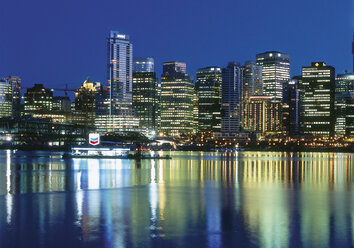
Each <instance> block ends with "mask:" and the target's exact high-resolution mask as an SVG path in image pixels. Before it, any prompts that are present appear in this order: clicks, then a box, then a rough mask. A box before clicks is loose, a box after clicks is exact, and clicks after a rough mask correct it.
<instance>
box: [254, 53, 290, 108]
mask: <svg viewBox="0 0 354 248" xmlns="http://www.w3.org/2000/svg"><path fill="white" fill-rule="evenodd" d="M256 57H257V65H259V66H262V80H263V94H264V95H266V96H272V97H273V101H277V102H281V101H282V98H283V84H284V83H286V82H288V80H289V79H290V58H289V55H287V54H284V53H280V52H276V51H270V52H265V53H260V54H257V56H256Z"/></svg>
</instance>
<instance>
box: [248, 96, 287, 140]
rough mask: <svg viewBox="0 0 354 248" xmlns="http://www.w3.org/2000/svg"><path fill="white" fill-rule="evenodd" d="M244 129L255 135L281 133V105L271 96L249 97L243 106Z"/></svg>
mask: <svg viewBox="0 0 354 248" xmlns="http://www.w3.org/2000/svg"><path fill="white" fill-rule="evenodd" d="M244 108H245V109H244V113H245V115H244V129H245V130H246V131H250V132H255V133H257V134H275V133H280V132H281V125H280V115H281V103H279V102H275V101H273V99H272V97H271V96H251V97H250V98H249V99H248V100H247V101H246V103H245V105H244Z"/></svg>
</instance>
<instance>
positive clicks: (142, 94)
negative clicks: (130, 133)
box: [133, 68, 159, 130]
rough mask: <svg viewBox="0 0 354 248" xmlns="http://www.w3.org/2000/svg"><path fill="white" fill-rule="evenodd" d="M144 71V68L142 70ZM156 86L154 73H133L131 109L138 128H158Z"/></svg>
mask: <svg viewBox="0 0 354 248" xmlns="http://www.w3.org/2000/svg"><path fill="white" fill-rule="evenodd" d="M142 69H143V70H145V69H144V68H142ZM158 104H159V95H158V84H157V78H156V73H155V72H146V71H134V72H133V109H134V113H135V116H136V117H137V118H138V119H139V127H140V128H148V129H154V130H156V129H157V127H158Z"/></svg>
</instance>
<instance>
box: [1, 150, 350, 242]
mask: <svg viewBox="0 0 354 248" xmlns="http://www.w3.org/2000/svg"><path fill="white" fill-rule="evenodd" d="M20 155H21V156H20ZM171 156H172V157H173V159H172V160H142V161H140V162H139V163H138V164H137V163H136V162H135V161H132V160H110V159H102V160H94V159H73V160H62V159H61V158H60V154H55V153H54V154H53V153H50V154H49V153H35V154H34V155H33V154H30V153H22V154H18V153H14V152H12V151H1V152H0V161H1V162H0V209H6V211H0V247H7V246H14V247H16V246H18V247H20V246H22V244H27V245H28V244H29V245H32V246H36V247H56V246H58V247H59V246H68V245H69V244H70V245H71V246H72V245H77V246H80V247H82V246H90V247H95V246H96V247H124V246H131V247H141V246H145V247H152V246H158V245H163V246H168V245H170V246H173V247H186V246H187V247H193V246H198V247H201V246H202V247H222V246H231V245H235V244H238V245H239V246H262V247H287V246H294V247H298V246H317V247H326V246H335V247H350V246H354V199H353V189H354V180H353V176H354V171H353V170H354V168H353V164H354V163H353V160H354V157H353V155H352V154H333V153H281V152H280V153H272V152H269V153H262V152H239V153H230V152H229V153H196V152H189V153H186V152H174V153H172V154H171ZM5 237H13V238H5ZM15 237H16V238H15ZM62 237H67V238H65V239H63V238H62ZM23 246H24V245H23Z"/></svg>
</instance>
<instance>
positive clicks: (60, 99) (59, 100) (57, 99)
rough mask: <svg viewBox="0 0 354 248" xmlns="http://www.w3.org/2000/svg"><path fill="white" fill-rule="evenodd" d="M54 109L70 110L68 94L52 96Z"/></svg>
mask: <svg viewBox="0 0 354 248" xmlns="http://www.w3.org/2000/svg"><path fill="white" fill-rule="evenodd" d="M52 109H53V110H54V111H63V112H70V111H71V101H70V97H68V96H54V97H53V108H52Z"/></svg>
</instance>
